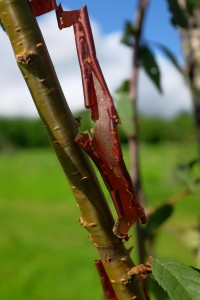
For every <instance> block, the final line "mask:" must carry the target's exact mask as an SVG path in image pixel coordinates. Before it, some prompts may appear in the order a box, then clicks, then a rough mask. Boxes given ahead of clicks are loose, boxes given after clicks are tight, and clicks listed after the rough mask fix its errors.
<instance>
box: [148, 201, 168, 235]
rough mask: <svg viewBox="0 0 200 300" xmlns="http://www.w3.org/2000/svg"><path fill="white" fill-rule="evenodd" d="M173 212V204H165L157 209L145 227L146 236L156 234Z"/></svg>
mask: <svg viewBox="0 0 200 300" xmlns="http://www.w3.org/2000/svg"><path fill="white" fill-rule="evenodd" d="M172 212H173V206H172V205H170V204H164V205H162V206H160V207H159V208H157V209H156V211H155V212H154V213H153V214H151V215H150V216H149V218H148V220H147V224H146V225H145V226H144V228H143V232H144V234H145V236H146V237H148V236H152V235H153V234H155V231H156V230H157V229H159V227H160V226H161V225H162V224H163V223H164V222H165V221H166V220H167V219H168V218H169V217H170V216H171V214H172Z"/></svg>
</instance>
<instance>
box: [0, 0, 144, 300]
mask: <svg viewBox="0 0 200 300" xmlns="http://www.w3.org/2000/svg"><path fill="white" fill-rule="evenodd" d="M0 19H1V20H2V22H3V25H4V27H5V29H6V32H7V34H8V37H9V39H10V42H11V44H12V47H13V51H14V54H15V57H16V61H17V63H18V66H19V68H20V70H21V72H22V75H23V77H24V79H25V81H26V83H27V85H28V88H29V90H30V93H31V95H32V98H33V100H34V102H35V105H36V107H37V109H38V112H39V115H40V117H41V119H42V121H43V123H44V126H45V127H46V129H47V132H48V135H49V138H50V141H51V143H52V145H53V148H54V150H55V152H56V154H57V157H58V159H59V161H60V163H61V165H62V168H63V170H64V172H65V174H66V177H67V179H68V181H69V184H70V186H71V188H72V191H73V193H74V196H75V198H76V201H77V203H78V206H79V208H80V211H81V217H80V224H81V225H82V226H83V227H85V228H86V229H87V230H88V233H89V238H90V240H91V241H92V243H93V244H94V246H95V247H96V248H97V250H98V252H99V254H100V257H101V260H102V262H103V264H104V267H105V270H106V272H107V274H108V277H109V279H110V281H111V283H112V285H113V288H114V290H115V293H116V295H117V298H118V299H120V300H121V299H124V300H126V299H136V298H134V297H135V296H136V297H137V299H142V300H143V299H144V296H143V293H142V290H141V287H140V283H139V281H138V279H137V278H136V276H132V277H130V276H129V275H128V274H127V271H128V270H129V269H130V268H131V267H132V266H133V262H132V261H131V259H130V256H129V253H128V251H127V250H126V249H125V247H124V245H123V243H122V241H121V240H120V239H119V238H118V237H116V236H115V235H114V234H113V231H112V228H113V225H114V220H113V217H112V214H111V212H110V209H109V207H108V205H107V203H106V200H105V197H104V195H103V192H102V190H101V187H100V185H99V183H98V181H97V179H96V175H95V173H94V171H93V169H92V167H91V165H90V162H89V160H88V158H87V157H86V155H85V154H84V153H83V152H82V150H81V149H80V148H79V147H78V146H77V145H76V143H75V142H74V139H75V136H76V134H77V132H78V127H77V124H76V121H75V119H74V118H73V115H72V113H71V112H70V110H69V107H68V105H67V103H66V100H65V97H64V94H63V92H62V89H61V87H60V84H59V81H58V79H57V76H56V74H55V71H54V67H53V65H52V62H51V60H50V56H49V54H48V51H47V48H46V46H45V42H44V40H43V37H42V35H41V32H40V29H39V27H38V24H37V21H36V19H35V17H34V15H33V13H32V11H31V9H30V6H29V1H27V0H0ZM55 22H56V21H55ZM5 59H6V57H5ZM71 234H72V235H73V232H72V233H71Z"/></svg>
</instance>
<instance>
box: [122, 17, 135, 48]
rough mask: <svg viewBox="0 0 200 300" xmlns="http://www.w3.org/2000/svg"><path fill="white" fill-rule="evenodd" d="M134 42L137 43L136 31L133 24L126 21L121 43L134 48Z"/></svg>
mask: <svg viewBox="0 0 200 300" xmlns="http://www.w3.org/2000/svg"><path fill="white" fill-rule="evenodd" d="M134 41H135V30H134V27H133V25H132V24H131V22H129V21H126V23H125V28H124V33H123V35H122V37H121V43H123V44H125V45H127V46H129V47H133V46H134Z"/></svg>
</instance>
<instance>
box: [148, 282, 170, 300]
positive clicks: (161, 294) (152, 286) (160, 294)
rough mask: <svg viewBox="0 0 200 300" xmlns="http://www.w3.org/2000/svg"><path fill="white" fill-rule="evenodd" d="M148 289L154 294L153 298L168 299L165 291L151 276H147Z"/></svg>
mask: <svg viewBox="0 0 200 300" xmlns="http://www.w3.org/2000/svg"><path fill="white" fill-rule="evenodd" d="M148 289H149V290H150V292H151V293H152V294H153V295H154V296H155V299H162V300H169V296H168V294H167V292H166V291H164V290H163V288H162V287H161V286H160V285H159V284H158V282H157V281H156V280H155V279H154V278H152V276H149V277H148Z"/></svg>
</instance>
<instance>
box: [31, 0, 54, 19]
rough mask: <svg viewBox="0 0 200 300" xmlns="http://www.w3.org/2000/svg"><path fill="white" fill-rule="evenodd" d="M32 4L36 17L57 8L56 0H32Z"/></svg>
mask: <svg viewBox="0 0 200 300" xmlns="http://www.w3.org/2000/svg"><path fill="white" fill-rule="evenodd" d="M30 5H31V8H32V10H33V13H34V15H35V16H36V17H38V16H41V15H43V14H46V13H48V12H50V11H52V10H55V9H56V7H57V4H56V0H31V1H30Z"/></svg>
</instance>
